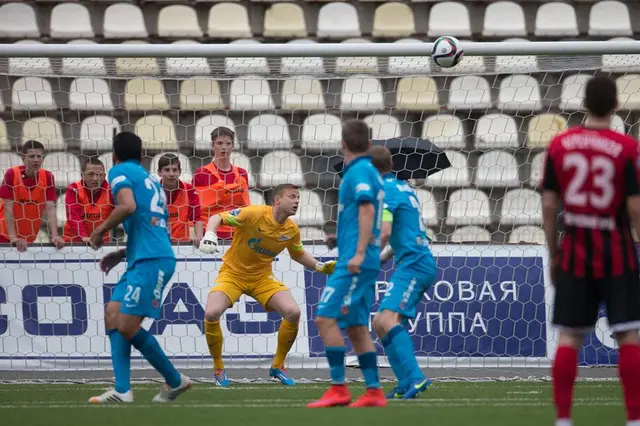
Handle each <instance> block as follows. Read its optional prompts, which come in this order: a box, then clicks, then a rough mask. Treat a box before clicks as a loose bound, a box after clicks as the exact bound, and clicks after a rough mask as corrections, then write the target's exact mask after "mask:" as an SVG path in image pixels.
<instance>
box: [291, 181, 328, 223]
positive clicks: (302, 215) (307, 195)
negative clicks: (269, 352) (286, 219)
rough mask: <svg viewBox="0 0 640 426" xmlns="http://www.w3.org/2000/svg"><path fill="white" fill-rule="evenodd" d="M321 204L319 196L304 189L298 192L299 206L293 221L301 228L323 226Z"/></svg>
mask: <svg viewBox="0 0 640 426" xmlns="http://www.w3.org/2000/svg"><path fill="white" fill-rule="evenodd" d="M322 206H323V202H322V200H321V199H320V195H318V194H317V193H315V192H313V191H309V190H306V189H301V190H300V205H299V207H298V211H297V212H296V214H295V216H294V217H293V220H294V221H295V222H296V223H297V224H298V225H301V226H322V225H324V213H323V211H322V209H323V207H322Z"/></svg>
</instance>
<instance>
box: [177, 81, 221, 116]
mask: <svg viewBox="0 0 640 426" xmlns="http://www.w3.org/2000/svg"><path fill="white" fill-rule="evenodd" d="M180 109H182V110H188V111H200V110H214V109H224V103H223V101H222V94H221V93H220V84H219V83H218V82H217V81H216V80H213V79H211V78H206V77H196V78H190V79H188V80H183V81H182V82H181V83H180Z"/></svg>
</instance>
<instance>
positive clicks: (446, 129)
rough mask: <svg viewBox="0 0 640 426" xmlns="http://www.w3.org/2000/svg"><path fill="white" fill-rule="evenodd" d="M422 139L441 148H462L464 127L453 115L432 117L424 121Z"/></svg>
mask: <svg viewBox="0 0 640 426" xmlns="http://www.w3.org/2000/svg"><path fill="white" fill-rule="evenodd" d="M422 137H423V138H425V139H428V140H430V141H432V142H433V143H435V144H436V145H438V146H439V147H441V148H464V144H465V142H464V139H465V132H464V125H463V124H462V120H460V118H458V117H456V116H455V115H451V114H438V115H432V116H430V117H428V118H427V119H426V120H424V124H423V125H422Z"/></svg>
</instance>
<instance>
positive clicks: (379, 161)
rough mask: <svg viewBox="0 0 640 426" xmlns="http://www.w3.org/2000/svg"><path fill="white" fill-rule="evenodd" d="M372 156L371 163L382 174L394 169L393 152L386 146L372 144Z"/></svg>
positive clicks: (370, 151)
mask: <svg viewBox="0 0 640 426" xmlns="http://www.w3.org/2000/svg"><path fill="white" fill-rule="evenodd" d="M368 153H369V155H370V156H371V163H373V165H374V166H375V167H376V169H378V171H379V172H380V173H381V174H385V173H389V172H390V171H391V170H392V169H393V160H392V159H391V152H390V151H389V150H388V149H387V148H386V147H384V146H378V145H376V146H372V147H371V148H369V151H368Z"/></svg>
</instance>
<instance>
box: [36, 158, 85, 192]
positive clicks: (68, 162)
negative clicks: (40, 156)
mask: <svg viewBox="0 0 640 426" xmlns="http://www.w3.org/2000/svg"><path fill="white" fill-rule="evenodd" d="M42 168H44V169H46V170H49V171H50V172H51V173H53V177H54V178H55V181H56V186H57V187H58V188H66V187H67V186H69V184H71V183H72V182H77V181H79V180H80V174H81V173H82V167H81V166H80V160H78V157H76V156H75V155H73V154H69V153H66V152H55V153H52V154H48V155H46V156H45V157H44V161H43V162H42Z"/></svg>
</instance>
